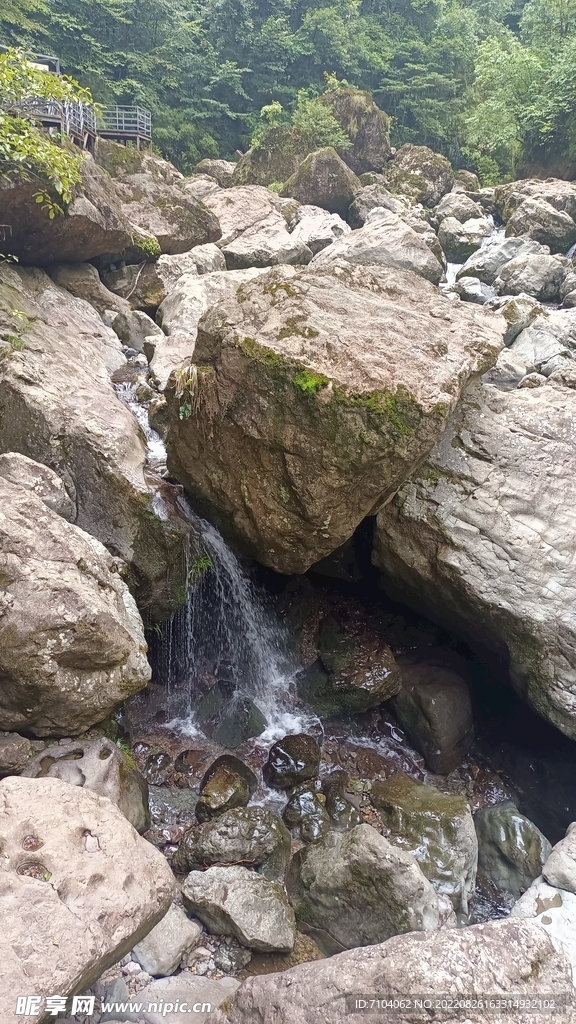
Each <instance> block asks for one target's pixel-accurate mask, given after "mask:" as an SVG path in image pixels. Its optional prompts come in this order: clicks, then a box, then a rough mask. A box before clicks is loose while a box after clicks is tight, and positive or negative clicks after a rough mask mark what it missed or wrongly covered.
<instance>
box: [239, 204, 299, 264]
mask: <svg viewBox="0 0 576 1024" xmlns="http://www.w3.org/2000/svg"><path fill="white" fill-rule="evenodd" d="M222 253H223V255H224V258H225V260H226V266H227V268H228V270H243V269H245V268H246V267H273V266H277V265H278V264H280V263H288V264H292V265H295V264H306V263H309V262H310V260H311V259H312V250H311V249H309V248H308V246H307V245H306V244H305V243H304V242H303V240H302V239H301V238H300V236H299V234H298V233H296V234H295V233H294V232H292V234H290V232H289V231H288V228H287V226H286V221H285V219H284V217H283V216H282V214H281V213H279V212H278V211H277V210H272V211H271V212H270V213H269V214H268V216H267V217H265V218H264V219H263V220H260V221H258V223H257V224H255V225H254V226H253V227H250V228H247V229H246V231H243V232H242V234H241V235H239V236H238V237H237V238H235V239H233V241H231V242H227V243H226V244H224V245H222Z"/></svg>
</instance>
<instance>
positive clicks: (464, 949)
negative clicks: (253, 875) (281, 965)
mask: <svg viewBox="0 0 576 1024" xmlns="http://www.w3.org/2000/svg"><path fill="white" fill-rule="evenodd" d="M496 993H501V994H502V995H503V996H506V997H507V998H512V999H514V998H518V999H524V998H526V997H537V996H538V995H544V996H545V995H550V994H551V993H558V994H560V993H562V994H567V995H568V996H569V997H570V996H571V995H572V993H573V988H572V978H571V971H570V963H569V960H568V959H567V957H566V956H564V955H563V954H560V953H557V952H556V951H555V950H554V946H553V945H552V942H551V941H550V938H549V937H548V936H547V935H545V934H544V930H543V929H541V928H538V927H537V926H536V925H535V924H532V923H531V922H528V921H519V920H506V921H490V922H489V923H488V924H480V925H475V926H474V927H472V928H458V929H456V928H450V929H447V930H442V931H438V932H432V933H419V932H417V933H412V934H409V935H397V936H395V937H394V938H391V939H389V940H388V942H385V943H383V944H381V945H378V946H368V947H367V948H364V949H353V950H350V951H347V952H345V953H341V954H340V956H334V957H329V958H328V959H326V960H320V961H317V962H314V963H304V964H300V965H299V966H298V967H293V968H292V969H291V970H289V971H284V972H283V973H282V974H273V975H262V976H260V977H253V978H248V979H247V980H246V981H245V982H244V983H243V984H242V986H241V987H240V988H239V989H238V991H237V993H236V994H235V995H234V997H233V998H232V1000H231V1003H229V1004H227V1005H226V1007H225V1008H223V1009H222V1010H220V1011H219V1012H215V1013H213V1014H211V1016H210V1017H209V1019H208V1022H207V1024H253V1022H254V1021H274V1024H327V1022H328V1021H329V1022H330V1024H349V1022H350V1021H351V1020H354V1019H356V1020H357V1021H362V1020H364V1019H365V1018H368V1017H369V1014H367V1012H366V1009H362V1011H361V1012H359V1013H357V1014H355V1013H353V1012H351V1010H350V996H351V995H352V996H354V995H355V994H356V995H358V996H359V997H360V998H365V997H368V998H370V997H372V998H374V997H375V996H378V997H380V998H384V999H390V1000H395V999H396V1000H401V999H405V998H406V996H414V995H417V994H429V995H432V996H434V995H436V996H438V997H442V996H445V995H449V996H450V995H451V996H452V997H453V998H455V999H458V998H459V997H461V996H462V995H463V994H466V995H468V996H470V997H472V998H474V997H476V998H478V997H482V996H486V995H488V994H496ZM447 1012H449V1011H446V1010H442V1009H440V1010H439V1012H438V1013H435V1012H434V1011H432V1013H433V1016H432V1017H431V1016H430V1011H429V1010H425V1011H424V1013H425V1014H426V1016H425V1017H424V1016H419V1017H416V1016H415V1014H414V1012H413V1011H408V1012H406V1011H403V1010H402V1009H397V1010H394V1011H393V1013H390V1014H386V1017H389V1019H390V1020H393V1021H394V1024H415V1021H417V1020H420V1021H422V1022H423V1021H424V1020H426V1019H427V1020H428V1021H435V1022H437V1024H441V1022H442V1024H443V1022H446V1021H447V1018H446V1013H447ZM457 1013H458V1016H457V1018H455V1017H454V1016H452V1015H451V1017H450V1019H451V1021H452V1024H455V1022H456V1020H458V1021H462V1022H464V1016H463V1014H464V1013H465V1015H466V1016H465V1021H466V1024H485V1021H486V1010H485V1009H484V1008H482V1009H481V1010H476V1009H474V1008H470V1009H465V1010H464V1011H457ZM568 1013H570V1010H569V1009H568ZM513 1018H514V1022H515V1024H534V1014H533V1013H532V1012H527V1013H524V1012H522V1010H519V1011H518V1012H515V1013H514V1015H513ZM384 1019H385V1017H384V1015H383V1014H382V1013H380V1012H378V1011H377V1012H376V1013H375V1014H374V1020H377V1021H384ZM537 1019H538V1017H537ZM560 1019H561V1017H560ZM489 1020H490V1022H491V1024H507V1022H509V1021H510V1014H509V1013H507V1012H505V1013H503V1014H498V1013H496V1014H494V1015H493V1014H490V1015H489ZM556 1020H558V1016H557V1015H556V1014H553V1015H543V1016H541V1017H540V1019H539V1022H538V1024H554V1021H556Z"/></svg>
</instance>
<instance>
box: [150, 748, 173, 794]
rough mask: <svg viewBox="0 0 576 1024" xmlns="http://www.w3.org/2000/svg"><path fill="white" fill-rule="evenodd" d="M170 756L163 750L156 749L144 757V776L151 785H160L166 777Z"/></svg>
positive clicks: (170, 761) (170, 762)
mask: <svg viewBox="0 0 576 1024" xmlns="http://www.w3.org/2000/svg"><path fill="white" fill-rule="evenodd" d="M171 765H172V758H171V757H170V754H167V753H166V752H165V751H163V750H158V751H156V752H155V753H154V754H150V756H149V757H147V758H146V764H145V765H144V778H145V779H146V782H149V783H150V785H151V786H162V785H163V784H164V783H165V782H166V780H167V778H168V772H169V769H170V766H171Z"/></svg>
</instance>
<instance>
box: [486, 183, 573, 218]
mask: <svg viewBox="0 0 576 1024" xmlns="http://www.w3.org/2000/svg"><path fill="white" fill-rule="evenodd" d="M527 199H536V200H538V201H543V202H546V203H549V205H550V206H552V207H553V208H554V209H555V210H561V211H563V212H564V213H567V214H568V215H569V216H570V217H572V218H573V219H576V186H575V185H574V182H570V181H563V180H562V179H560V178H546V179H545V180H544V181H542V179H541V178H528V179H524V180H523V181H512V182H509V183H508V184H506V185H499V186H498V187H497V188H496V190H495V192H494V201H495V203H496V206H497V208H498V210H499V212H500V214H501V216H502V218H503V220H505V221H507V220H509V218H510V217H511V216H512V214H513V213H514V212H515V210H517V209H518V207H519V206H520V205H521V204H522V203H524V202H526V200H527Z"/></svg>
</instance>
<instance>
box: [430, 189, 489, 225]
mask: <svg viewBox="0 0 576 1024" xmlns="http://www.w3.org/2000/svg"><path fill="white" fill-rule="evenodd" d="M483 216H484V209H483V207H482V206H481V205H480V203H476V202H474V200H473V199H471V198H470V196H467V195H465V194H464V193H463V192H448V193H447V195H445V196H443V197H442V199H441V200H440V202H439V203H438V206H437V207H436V208H435V210H434V217H435V218H436V220H437V221H438V222H439V223H441V222H442V221H443V220H445V219H446V218H447V217H452V218H453V219H454V220H457V221H460V223H461V224H464V223H465V221H467V220H474V219H478V218H479V217H483Z"/></svg>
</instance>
